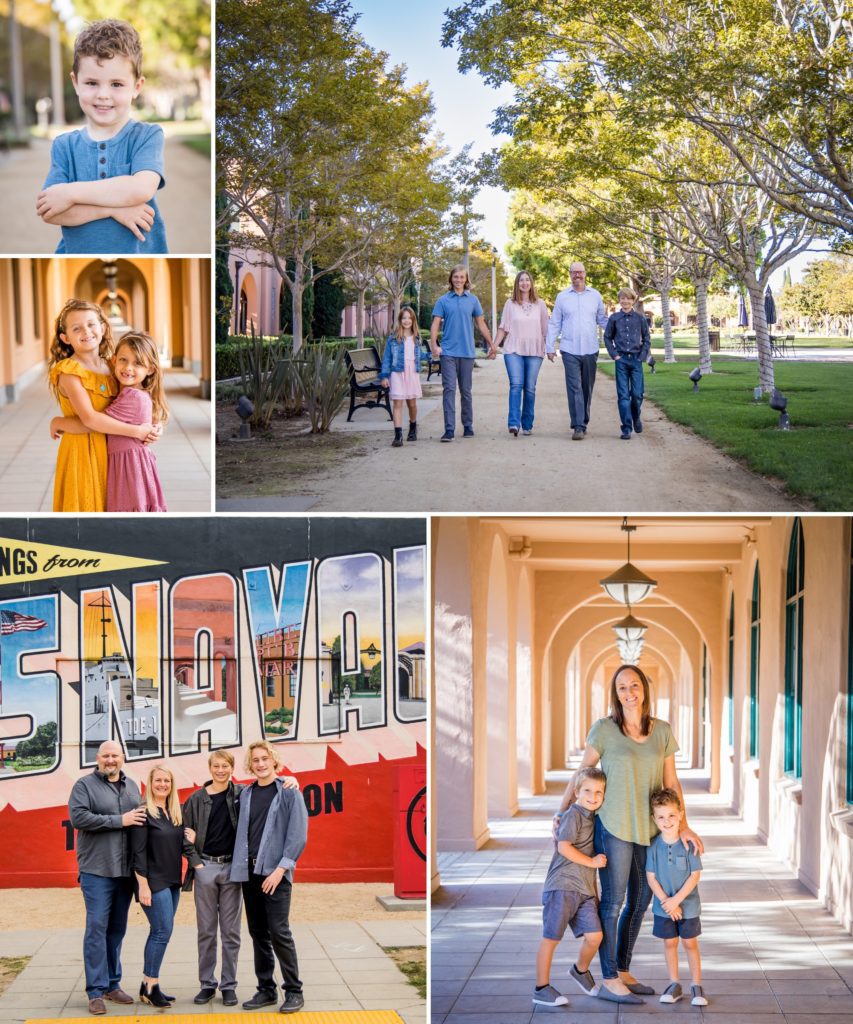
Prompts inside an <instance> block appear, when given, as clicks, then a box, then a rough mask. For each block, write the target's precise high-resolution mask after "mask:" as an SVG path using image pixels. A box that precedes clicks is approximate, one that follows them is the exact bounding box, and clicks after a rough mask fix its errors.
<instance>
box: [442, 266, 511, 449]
mask: <svg viewBox="0 0 853 1024" xmlns="http://www.w3.org/2000/svg"><path fill="white" fill-rule="evenodd" d="M447 283H448V286H449V287H448V290H447V291H446V292H445V293H444V295H442V296H441V298H440V299H439V300H438V302H436V304H435V305H434V306H433V307H432V325H431V327H430V336H429V344H430V348H431V349H432V357H433V359H439V358H440V359H441V388H442V406H443V409H444V433H443V434H442V437H441V440H442V441H452V440H453V438H454V436H455V434H456V385H457V382H458V384H459V391H460V393H461V396H462V430H463V432H462V436H463V437H473V436H474V403H473V400H472V398H471V384H472V381H473V377H474V359H475V356H476V353H475V351H474V324H476V325H477V327H478V329H479V331H480V334H482V335H483V337H484V338H485V339H486V341H487V342H488V343H489V355H488V358H489V359H495V358H496V357H497V354H498V350H497V348H496V347H495V344H494V342H493V341H492V335H491V332H490V331H489V328H488V326H487V325H486V319H485V317H484V316H483V307H482V306H481V305H480V300H479V299H478V298H477V296H476V295H472V294H471V282H470V281H469V279H468V271H467V270H466V269H465V267H463V266H462V264H461V263H460V264H459V265H458V266H455V267H454V268H453V269H452V270H451V271H450V276H449V278H448V282H447ZM440 329H441V330H442V335H441V348H439V347H438V332H439V330H440Z"/></svg>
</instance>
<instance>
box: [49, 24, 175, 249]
mask: <svg viewBox="0 0 853 1024" xmlns="http://www.w3.org/2000/svg"><path fill="white" fill-rule="evenodd" d="M71 81H72V83H73V84H74V90H75V92H76V93H77V98H78V100H79V101H80V109H81V110H82V111H83V116H84V117H85V119H86V125H85V127H83V128H80V129H77V130H76V131H72V132H67V133H66V134H64V135H60V136H58V137H57V138H56V139H55V140H54V142H53V145H52V146H51V150H50V171H49V172H48V175H47V179H46V181H45V183H44V188H43V189H42V191H41V192H39V194H38V198H37V200H36V212H37V213H38V215H39V217H41V219H42V220H43V221H45V223H47V224H56V225H58V226H59V227H61V228H62V240H61V241H60V243H59V246H58V247H57V249H56V251H57V252H58V253H95V254H103V253H109V254H110V255H116V254H123V253H137V254H139V253H142V254H147V255H152V254H155V253H157V254H160V253H165V252H168V249H167V247H166V229H165V227H164V225H163V220H162V218H161V217H160V214H159V211H158V210H157V203H156V201H155V199H154V194H155V193H156V192H157V190H158V189H160V188H162V187H163V185H164V184H165V177H164V172H163V129H162V128H161V127H160V126H159V125H154V124H143V123H142V122H140V121H134V120H133V119H132V118H131V116H130V114H131V109H132V106H133V101H134V100H135V99H136V97H137V96H138V95H139V91H140V89H141V88H142V86H143V84H144V82H145V79H144V78H143V77H142V44H141V43H140V40H139V36H138V34H137V32H136V30H135V29H134V28H133V27H132V26H131V25H128V23H127V22H126V21H118V20H116V19H114V18H109V19H106V20H104V21H96V22H93V23H92V24H91V25H89V26H88V27H87V28H85V29H84V30H83V31H82V32H81V33H80V35H79V36H77V39H76V40H75V43H74V62H73V65H72V71H71Z"/></svg>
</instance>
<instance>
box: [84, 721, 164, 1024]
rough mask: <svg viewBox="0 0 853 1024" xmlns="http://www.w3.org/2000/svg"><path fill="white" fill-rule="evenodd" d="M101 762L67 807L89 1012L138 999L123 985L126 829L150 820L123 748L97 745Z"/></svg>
mask: <svg viewBox="0 0 853 1024" xmlns="http://www.w3.org/2000/svg"><path fill="white" fill-rule="evenodd" d="M96 757H97V762H98V767H97V768H96V769H95V770H94V771H93V772H92V774H91V775H84V776H83V778H82V779H78V780H77V782H75V783H74V787H73V789H72V790H71V798H70V799H69V801H68V812H69V817H70V818H71V824H72V825H73V826H74V828H76V829H77V843H76V847H77V867H78V869H79V872H80V874H79V881H80V888H81V889H82V890H83V899H84V900H85V902H86V932H85V935H84V938H83V961H84V964H85V967H86V993H87V995H88V996H89V1013H94V1014H102V1013H106V1011H107V1008H106V1005H105V1003H104V1000H105V999H109V1000H110V1001H111V1002H113V1003H125V1004H130V1003H132V1002H133V999H132V997H131V996H129V995H128V994H127V993H126V992H125V991H124V990H123V989H122V987H121V984H120V983H121V944H122V941H123V940H124V935H125V932H126V931H127V913H128V910H129V909H130V901H131V898H132V896H133V888H132V885H131V870H130V851H129V843H128V841H127V832H126V830H127V829H128V828H130V827H131V826H133V825H141V824H142V823H143V822H144V821H145V809H144V808H141V807H140V806H139V804H140V796H139V788H138V787H137V785H136V783H135V782H134V781H133V779H129V778H128V777H127V776H126V775H125V774H124V772H123V771H122V770H121V769H122V765H123V764H124V752H123V751H122V748H121V747H120V746H119V744H118V743H114V742H113V741H112V740H107V741H106V742H104V743H102V744H101V745H100V747H99V748H98V753H97V755H96Z"/></svg>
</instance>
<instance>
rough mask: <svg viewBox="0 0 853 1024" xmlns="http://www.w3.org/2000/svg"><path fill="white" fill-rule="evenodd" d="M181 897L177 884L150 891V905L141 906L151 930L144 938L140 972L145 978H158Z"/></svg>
mask: <svg viewBox="0 0 853 1024" xmlns="http://www.w3.org/2000/svg"><path fill="white" fill-rule="evenodd" d="M180 898H181V887H180V886H179V885H172V886H169V887H168V888H167V889H158V890H157V892H152V893H151V906H150V907H145V906H143V908H142V910H143V912H144V913H145V916H146V917H147V918H148V924H149V925H150V926H151V930H150V931H149V932H148V938H147V939H146V940H145V953H144V955H143V960H142V973H143V974H144V975H145V977H146V978H159V977H160V968H161V967H162V966H163V957H164V956H165V955H166V946H168V945H169V939H171V937H172V928H173V927H174V924H175V914H176V913H177V910H178V900H179V899H180Z"/></svg>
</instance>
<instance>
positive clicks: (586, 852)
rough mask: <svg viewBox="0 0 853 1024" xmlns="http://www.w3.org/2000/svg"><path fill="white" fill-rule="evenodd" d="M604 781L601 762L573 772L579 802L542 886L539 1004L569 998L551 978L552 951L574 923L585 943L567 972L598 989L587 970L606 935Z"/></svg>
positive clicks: (562, 827) (565, 820)
mask: <svg viewBox="0 0 853 1024" xmlns="http://www.w3.org/2000/svg"><path fill="white" fill-rule="evenodd" d="M606 782H607V777H606V776H605V774H604V772H603V771H602V770H601V769H600V768H582V769H581V770H580V771H579V772H578V773H577V775H576V776H575V802H574V803H573V804H572V805H571V807H569V809H568V810H567V811H566V812H565V814H564V815H563V817H562V818H561V820H560V824H559V827H558V829H557V834H556V850H555V851H554V856H553V857H552V858H551V863H550V865H549V867H548V875H547V877H546V879H545V885H544V887H543V890H542V904H543V908H542V941H541V942H540V943H539V952H538V953H537V954H536V987H535V988H534V990H533V1002H534V1003H536V1004H539V1005H541V1006H565V1005H566V1004H567V1003H568V999H566V997H565V996H564V995H561V993H560V992H558V991H557V989H555V988H554V986H553V985H551V983H550V978H551V963H552V961H553V959H554V953H555V952H556V949H557V946H558V945H559V943H560V940H561V939H562V938H563V936H564V935H565V933H566V928H567V927H569V926H570V925H571V929H572V933H573V934H574V936H575V938H576V939H578V938H580V937H581V936H583V943H582V944H581V948H580V952H579V954H578V958H577V962H576V963H575V964H574V965H573V966H572V968H571V970H570V971H569V973H570V974H571V976H572V977H573V978H574V979H575V981H576V982H577V983H578V985H580V987H581V989H583V991H584V992H586V993H588V994H591V995H594V994H595V991H596V985H595V980H594V979H593V977H592V974H591V973H590V970H589V965H590V964H591V963H592V958H593V957H594V956H595V953H596V950H597V949H598V947H599V946H600V945H601V938H602V933H601V921H600V920H599V917H598V893H597V889H596V884H595V870H596V868H603V867H604V866H605V865H606V864H607V857H605V855H604V854H603V853H599V854H596V853H595V850H594V847H593V833H594V831H595V812H596V811H597V810H598V808H599V807H601V805H602V803H603V802H604V787H605V785H606Z"/></svg>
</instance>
